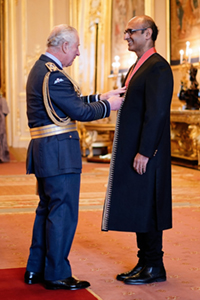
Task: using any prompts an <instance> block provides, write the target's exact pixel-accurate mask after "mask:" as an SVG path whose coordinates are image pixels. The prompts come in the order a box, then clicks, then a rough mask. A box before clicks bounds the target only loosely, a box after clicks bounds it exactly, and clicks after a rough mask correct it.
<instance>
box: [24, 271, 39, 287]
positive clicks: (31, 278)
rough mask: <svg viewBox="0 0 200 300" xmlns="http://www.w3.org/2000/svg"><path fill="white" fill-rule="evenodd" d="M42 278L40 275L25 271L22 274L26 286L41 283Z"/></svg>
mask: <svg viewBox="0 0 200 300" xmlns="http://www.w3.org/2000/svg"><path fill="white" fill-rule="evenodd" d="M43 281H44V278H43V276H42V274H41V273H35V272H29V271H26V272H25V274H24V282H25V283H27V284H35V283H40V282H43Z"/></svg>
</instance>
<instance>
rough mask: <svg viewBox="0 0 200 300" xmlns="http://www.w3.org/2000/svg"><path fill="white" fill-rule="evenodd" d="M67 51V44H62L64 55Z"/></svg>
mask: <svg viewBox="0 0 200 300" xmlns="http://www.w3.org/2000/svg"><path fill="white" fill-rule="evenodd" d="M68 49H69V43H68V42H64V43H63V44H62V51H63V52H64V53H65V54H66V53H67V51H68Z"/></svg>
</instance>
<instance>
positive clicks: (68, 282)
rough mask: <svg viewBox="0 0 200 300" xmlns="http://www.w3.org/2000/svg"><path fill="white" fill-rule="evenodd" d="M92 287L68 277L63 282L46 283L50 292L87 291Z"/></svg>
mask: <svg viewBox="0 0 200 300" xmlns="http://www.w3.org/2000/svg"><path fill="white" fill-rule="evenodd" d="M89 286H90V283H89V282H87V281H81V280H76V279H75V278H73V277H68V278H66V279H63V280H55V281H46V285H45V287H46V289H48V290H58V289H64V290H80V289H85V288H87V287H89Z"/></svg>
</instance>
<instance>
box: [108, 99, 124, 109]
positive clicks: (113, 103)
mask: <svg viewBox="0 0 200 300" xmlns="http://www.w3.org/2000/svg"><path fill="white" fill-rule="evenodd" d="M123 100H124V98H123V97H120V96H112V97H110V98H109V99H108V102H109V103H110V109H111V110H119V109H120V106H121V104H122V102H123Z"/></svg>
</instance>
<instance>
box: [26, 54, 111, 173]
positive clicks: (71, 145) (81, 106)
mask: <svg viewBox="0 0 200 300" xmlns="http://www.w3.org/2000/svg"><path fill="white" fill-rule="evenodd" d="M47 62H53V63H54V64H55V65H56V63H55V62H54V61H53V60H51V59H50V58H49V57H47V56H45V55H41V57H40V58H39V60H38V61H36V63H35V65H34V66H33V68H32V70H31V72H30V74H29V77H28V81H27V87H26V92H27V116H28V125H29V127H30V128H34V127H40V126H45V125H49V124H52V121H51V119H50V118H49V116H48V115H47V112H46V109H45V106H44V102H43V94H42V85H43V80H44V77H45V75H46V73H47V72H48V71H49V70H48V69H47V67H46V66H45V64H46V63H47ZM57 67H58V68H60V67H59V66H58V65H57ZM49 92H50V97H51V101H52V103H53V107H54V110H55V111H56V113H57V114H58V115H59V117H61V118H64V117H66V116H69V117H70V118H71V120H77V121H92V120H96V119H100V118H104V117H108V116H109V115H110V105H109V103H108V101H106V100H103V101H97V97H96V95H91V96H85V97H79V96H78V95H77V93H76V92H75V90H74V86H73V84H72V83H71V81H70V80H69V79H68V78H67V77H66V76H65V75H64V74H63V73H62V72H60V71H56V72H52V73H51V75H50V78H49ZM81 168H82V162H81V150H80V143H79V135H78V132H77V131H72V132H68V133H63V134H60V135H54V136H50V137H43V138H38V139H33V140H31V141H30V144H29V147H28V152H27V173H29V174H30V173H34V174H35V175H36V177H49V176H55V175H60V174H65V173H81Z"/></svg>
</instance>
